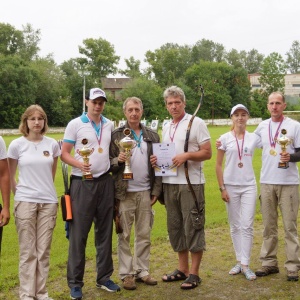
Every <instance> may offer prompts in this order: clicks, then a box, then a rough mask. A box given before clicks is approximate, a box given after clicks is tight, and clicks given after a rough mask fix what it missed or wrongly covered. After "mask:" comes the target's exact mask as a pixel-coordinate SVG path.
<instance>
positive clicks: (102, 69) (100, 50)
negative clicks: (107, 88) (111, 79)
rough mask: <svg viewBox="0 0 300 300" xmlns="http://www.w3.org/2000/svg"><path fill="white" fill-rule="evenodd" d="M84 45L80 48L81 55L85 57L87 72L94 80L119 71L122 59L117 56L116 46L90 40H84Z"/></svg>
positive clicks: (102, 40)
mask: <svg viewBox="0 0 300 300" xmlns="http://www.w3.org/2000/svg"><path fill="white" fill-rule="evenodd" d="M83 44H84V46H79V53H80V54H83V55H84V56H85V57H83V58H84V59H85V62H86V71H88V72H89V73H90V74H91V76H92V77H93V78H101V77H106V76H108V75H110V74H115V73H116V72H117V71H118V68H117V64H118V62H119V60H120V57H119V56H117V55H115V49H114V46H113V45H111V44H110V43H109V42H108V41H106V40H104V39H102V38H99V39H92V38H90V39H85V40H83Z"/></svg>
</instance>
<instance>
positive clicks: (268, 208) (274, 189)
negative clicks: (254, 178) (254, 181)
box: [260, 184, 300, 271]
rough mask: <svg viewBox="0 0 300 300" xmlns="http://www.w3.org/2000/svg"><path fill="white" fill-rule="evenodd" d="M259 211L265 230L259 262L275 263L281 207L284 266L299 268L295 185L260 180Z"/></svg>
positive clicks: (269, 264)
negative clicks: (261, 181) (264, 182)
mask: <svg viewBox="0 0 300 300" xmlns="http://www.w3.org/2000/svg"><path fill="white" fill-rule="evenodd" d="M260 201H261V212H262V217H263V224H264V231H263V244H262V248H261V253H260V259H261V261H262V266H276V267H277V266H278V261H277V250H278V207H279V209H280V211H281V215H282V220H283V227H284V240H285V253H286V261H285V263H284V266H285V268H286V270H289V271H298V270H299V269H300V259H299V239H298V234H297V216H298V209H299V191H298V185H274V184H261V200H260Z"/></svg>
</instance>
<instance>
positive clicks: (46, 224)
mask: <svg viewBox="0 0 300 300" xmlns="http://www.w3.org/2000/svg"><path fill="white" fill-rule="evenodd" d="M57 207H58V204H57V203H53V204H52V203H51V204H49V203H34V202H25V201H24V202H23V201H16V202H15V206H14V216H15V224H16V226H17V232H18V237H19V247H20V254H19V257H20V258H19V259H20V262H19V280H20V289H19V296H20V299H22V300H29V299H46V298H47V297H48V292H47V289H46V281H47V278H48V273H49V258H50V247H51V241H52V234H53V230H54V227H55V224H56V214H57Z"/></svg>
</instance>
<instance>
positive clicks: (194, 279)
mask: <svg viewBox="0 0 300 300" xmlns="http://www.w3.org/2000/svg"><path fill="white" fill-rule="evenodd" d="M200 282H201V278H200V277H199V276H197V275H195V274H190V275H189V277H188V278H187V279H186V280H185V281H184V282H183V283H182V284H181V286H180V287H181V288H182V289H183V290H190V289H194V288H195V287H197V286H198V284H199V283H200ZM184 283H188V284H189V285H187V286H185V285H183V284H184Z"/></svg>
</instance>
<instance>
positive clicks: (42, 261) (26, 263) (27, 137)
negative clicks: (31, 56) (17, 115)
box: [8, 105, 60, 300]
mask: <svg viewBox="0 0 300 300" xmlns="http://www.w3.org/2000/svg"><path fill="white" fill-rule="evenodd" d="M47 128H48V125H47V116H46V114H45V112H44V110H43V109H42V107H40V106H39V105H31V106H29V107H28V108H27V109H26V110H25V112H24V113H23V115H22V117H21V123H20V126H19V130H20V132H21V133H22V135H23V136H22V137H20V138H17V139H15V140H13V141H12V142H11V144H10V145H9V148H8V162H9V169H10V177H11V189H12V192H13V194H14V200H15V203H14V216H15V224H16V227H17V232H18V238H19V248H20V251H19V252H20V253H19V279H20V289H19V297H20V299H26V300H29V299H38V300H51V298H49V296H48V292H47V289H46V280H47V278H48V272H49V258H50V247H51V241H52V234H53V230H54V227H55V224H56V215H57V207H58V204H57V195H56V191H55V187H54V177H55V173H56V167H57V159H58V156H59V155H60V149H59V145H58V143H57V142H56V141H55V140H54V139H52V138H49V137H46V136H45V135H44V134H45V133H46V131H47ZM17 168H18V169H19V176H18V179H16V173H17V172H16V171H17Z"/></svg>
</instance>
